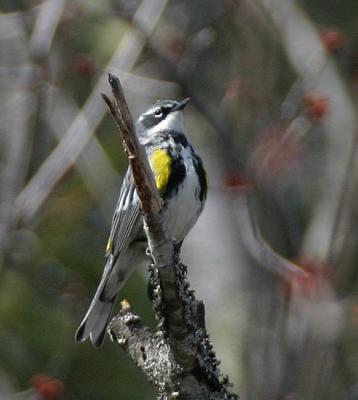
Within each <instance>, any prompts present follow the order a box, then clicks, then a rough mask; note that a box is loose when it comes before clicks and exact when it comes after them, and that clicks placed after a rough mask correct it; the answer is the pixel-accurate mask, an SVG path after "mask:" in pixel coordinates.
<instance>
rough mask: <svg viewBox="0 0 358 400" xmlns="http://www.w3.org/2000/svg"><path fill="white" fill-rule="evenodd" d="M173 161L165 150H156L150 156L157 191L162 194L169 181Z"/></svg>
mask: <svg viewBox="0 0 358 400" xmlns="http://www.w3.org/2000/svg"><path fill="white" fill-rule="evenodd" d="M171 163H172V160H171V158H170V156H169V154H168V153H167V152H166V151H165V150H161V149H158V150H155V151H154V152H153V153H152V154H151V156H150V164H151V166H152V170H153V172H154V177H155V183H156V185H157V189H158V190H159V192H160V193H162V192H163V191H164V190H165V188H166V186H167V184H168V181H169V176H170V172H171Z"/></svg>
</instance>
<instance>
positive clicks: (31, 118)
mask: <svg viewBox="0 0 358 400" xmlns="http://www.w3.org/2000/svg"><path fill="white" fill-rule="evenodd" d="M0 10H1V14H0V87H1V90H0V118H1V124H0V132H1V135H0V188H1V189H0V398H1V399H5V398H25V399H27V398H32V399H38V398H42V399H56V398H63V397H65V398H66V399H77V400H79V399H98V398H100V399H106V400H110V399H121V400H125V399H138V398H140V399H153V398H154V397H155V394H154V392H153V390H152V388H151V386H150V385H149V384H148V383H147V382H146V381H145V379H144V378H143V376H142V375H141V372H140V371H139V370H137V369H136V368H135V367H134V366H133V365H132V364H131V362H130V361H129V359H128V358H127V356H126V354H124V352H123V351H121V349H120V348H119V347H118V346H117V345H114V344H112V343H110V342H109V341H108V340H107V341H106V343H105V345H104V347H103V349H102V350H100V351H97V350H95V349H94V348H93V347H92V346H91V345H90V344H89V343H82V344H76V343H75V342H74V332H75V330H76V328H77V326H78V324H79V322H80V321H81V319H82V317H83V314H84V312H85V311H86V309H87V306H88V304H89V301H90V298H91V296H92V295H93V293H94V290H95V288H96V286H97V284H98V282H99V279H100V276H101V273H102V268H103V265H104V248H105V244H106V240H107V236H108V233H109V227H110V221H111V217H112V212H113V209H114V205H115V203H116V200H117V196H118V192H119V187H120V183H121V176H122V175H123V172H124V171H125V169H126V168H127V162H126V159H125V156H124V154H123V150H122V145H121V140H120V138H119V135H118V133H117V131H116V128H115V125H114V123H113V122H112V120H111V119H110V118H109V116H108V114H107V112H106V110H105V107H104V104H103V101H102V99H101V97H100V93H101V92H106V93H109V87H108V84H107V82H106V74H107V72H108V71H110V72H112V73H115V74H117V75H118V76H119V77H120V79H121V80H122V81H123V84H124V89H125V94H126V97H127V100H128V102H129V105H130V108H131V111H132V114H133V117H135V118H136V117H137V116H138V115H139V114H140V113H141V111H143V109H144V108H145V107H147V106H148V105H149V104H151V103H152V102H153V101H154V100H156V99H157V98H173V99H182V98H184V97H190V98H191V99H192V100H191V103H190V106H188V107H187V108H186V111H185V113H186V124H187V128H188V132H189V137H190V140H191V141H192V142H193V143H194V144H195V146H196V148H197V149H198V151H199V152H200V153H201V155H202V157H203V159H204V161H205V164H206V166H207V170H208V176H209V182H210V191H209V197H208V201H207V206H206V208H205V211H204V213H203V215H202V217H201V218H200V220H199V222H198V224H197V226H196V227H195V228H194V229H193V231H192V232H191V233H190V235H189V236H188V238H187V240H186V242H185V243H184V247H183V253H182V259H183V262H184V263H185V264H187V265H188V266H189V277H190V280H191V285H192V288H193V289H195V290H196V292H197V296H198V297H199V298H202V299H203V300H204V303H205V305H206V314H207V325H208V330H209V333H210V335H211V339H212V341H213V343H214V348H215V350H216V351H217V354H218V357H219V358H220V359H221V360H222V364H221V367H222V371H223V373H226V374H228V375H229V377H230V380H231V381H232V382H233V383H234V384H235V391H236V392H237V393H239V394H240V396H241V399H244V400H246V399H252V400H264V399H265V400H267V399H280V400H295V399H299V400H302V399H304V400H306V399H312V400H313V399H323V398H325V399H347V400H352V399H358V341H357V334H358V291H357V278H358V274H357V272H358V264H357V256H358V254H357V253H358V246H357V240H358V210H357V199H358V192H357V189H358V165H357V162H356V161H357V160H356V158H357V157H356V155H357V154H356V153H357V140H358V139H357V116H356V114H357V106H356V100H357V94H358V93H357V90H358V47H357V44H358V3H357V1H356V0H341V1H339V2H338V1H334V0H310V1H308V0H301V1H293V0H291V1H287V0H240V1H235V0H225V1H224V0H223V1H216V0H197V1H190V0H186V1H185V0H180V1H170V0H142V1H139V0H131V1H126V0H117V1H116V0H106V1H103V0H102V1H90V0H75V1H65V0H43V1H30V0H22V1H21V0H18V1H16V0H7V1H6V0H0ZM146 275H147V274H146V271H137V273H136V274H135V275H134V276H133V277H132V278H131V279H130V281H129V283H128V284H127V286H126V288H125V290H123V292H122V294H121V296H122V297H127V298H128V299H129V301H130V302H131V304H132V306H133V307H134V308H135V310H136V311H137V312H138V313H139V314H140V315H142V316H143V318H144V320H145V321H146V323H148V324H149V325H150V326H154V324H155V322H154V321H153V316H152V311H151V307H150V303H149V300H148V299H147V295H146V292H147V289H146Z"/></svg>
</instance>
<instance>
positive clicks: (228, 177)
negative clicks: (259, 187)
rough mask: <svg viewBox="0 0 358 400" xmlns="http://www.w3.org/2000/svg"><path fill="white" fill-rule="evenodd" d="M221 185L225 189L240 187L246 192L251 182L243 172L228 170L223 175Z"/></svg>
mask: <svg viewBox="0 0 358 400" xmlns="http://www.w3.org/2000/svg"><path fill="white" fill-rule="evenodd" d="M223 185H224V187H225V188H226V189H240V190H243V191H245V192H246V191H248V190H249V189H250V187H251V182H250V179H249V178H248V176H247V175H246V174H245V173H243V172H236V171H228V172H226V173H225V174H224V176H223Z"/></svg>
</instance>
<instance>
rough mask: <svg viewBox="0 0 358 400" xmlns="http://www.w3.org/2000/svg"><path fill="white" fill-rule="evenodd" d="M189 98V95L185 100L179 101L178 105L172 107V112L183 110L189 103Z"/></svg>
mask: <svg viewBox="0 0 358 400" xmlns="http://www.w3.org/2000/svg"><path fill="white" fill-rule="evenodd" d="M189 100H190V98H189V97H188V98H186V99H184V100H182V101H181V102H179V103H178V104H177V105H176V106H174V107H173V108H172V109H171V112H173V111H178V110H182V109H183V108H184V107H185V106H186V105H187V104H188V102H189Z"/></svg>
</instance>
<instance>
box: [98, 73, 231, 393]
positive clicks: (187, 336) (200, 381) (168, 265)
mask: <svg viewBox="0 0 358 400" xmlns="http://www.w3.org/2000/svg"><path fill="white" fill-rule="evenodd" d="M108 81H109V84H110V85H111V88H112V93H113V97H114V100H113V101H112V100H110V99H109V98H108V97H107V96H106V95H104V94H103V95H102V97H103V99H104V101H105V102H106V104H107V107H108V109H109V111H110V112H111V114H112V116H113V118H114V120H115V122H116V124H117V126H118V128H119V131H120V133H121V135H122V138H123V142H124V148H125V151H126V153H127V156H128V161H129V163H130V166H131V168H132V171H133V177H134V181H135V185H136V188H137V192H138V195H139V198H140V201H141V207H142V213H143V221H144V227H145V231H146V234H147V238H148V246H149V249H150V252H151V255H152V258H153V264H152V266H151V276H150V285H151V287H152V288H153V300H152V302H153V308H154V311H155V314H156V317H157V320H158V327H157V331H156V332H154V333H153V332H151V331H150V330H149V329H148V328H147V327H145V326H144V325H143V323H142V321H141V318H140V317H139V316H138V315H137V314H135V313H134V312H133V311H132V310H131V308H130V305H129V304H128V302H124V303H123V302H122V310H121V312H120V313H119V314H118V315H117V316H116V317H115V318H113V320H112V321H111V323H110V325H109V329H108V332H109V334H110V336H111V338H112V340H114V341H117V343H118V344H120V345H121V346H122V347H123V348H124V350H125V351H126V352H127V353H128V354H129V356H130V357H131V359H132V360H133V361H134V362H135V363H136V365H137V366H138V367H139V368H141V369H142V371H143V372H144V373H145V374H146V376H147V378H148V380H149V381H150V382H152V383H153V384H154V386H155V387H156V389H157V390H158V393H159V398H160V399H180V400H184V399H185V400H194V399H195V400H204V399H230V400H234V399H237V398H238V396H237V395H235V394H233V393H231V392H230V385H229V382H228V378H227V377H226V376H223V375H222V374H221V373H220V371H219V369H218V365H219V361H218V360H217V358H216V355H215V352H214V350H213V348H212V345H211V343H210V341H209V338H208V334H207V332H206V327H205V318H204V315H205V310H204V304H203V302H202V301H199V300H196V299H195V296H194V292H193V291H191V290H189V282H188V280H187V274H186V267H185V266H184V265H183V264H181V262H180V259H179V254H178V249H175V246H174V244H173V242H172V239H171V235H170V231H169V228H168V224H167V222H166V219H165V217H164V213H163V210H162V201H161V198H160V196H159V193H158V191H157V188H156V186H155V181H154V177H153V174H152V171H151V169H150V166H149V162H148V159H147V156H146V153H145V150H144V148H143V146H141V145H140V143H139V141H138V139H137V136H136V135H135V129H134V125H133V121H132V117H131V114H130V112H129V109H128V106H127V103H126V100H125V98H124V94H123V90H122V87H121V84H120V82H119V79H118V78H117V77H115V76H113V75H111V74H109V79H108Z"/></svg>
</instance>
